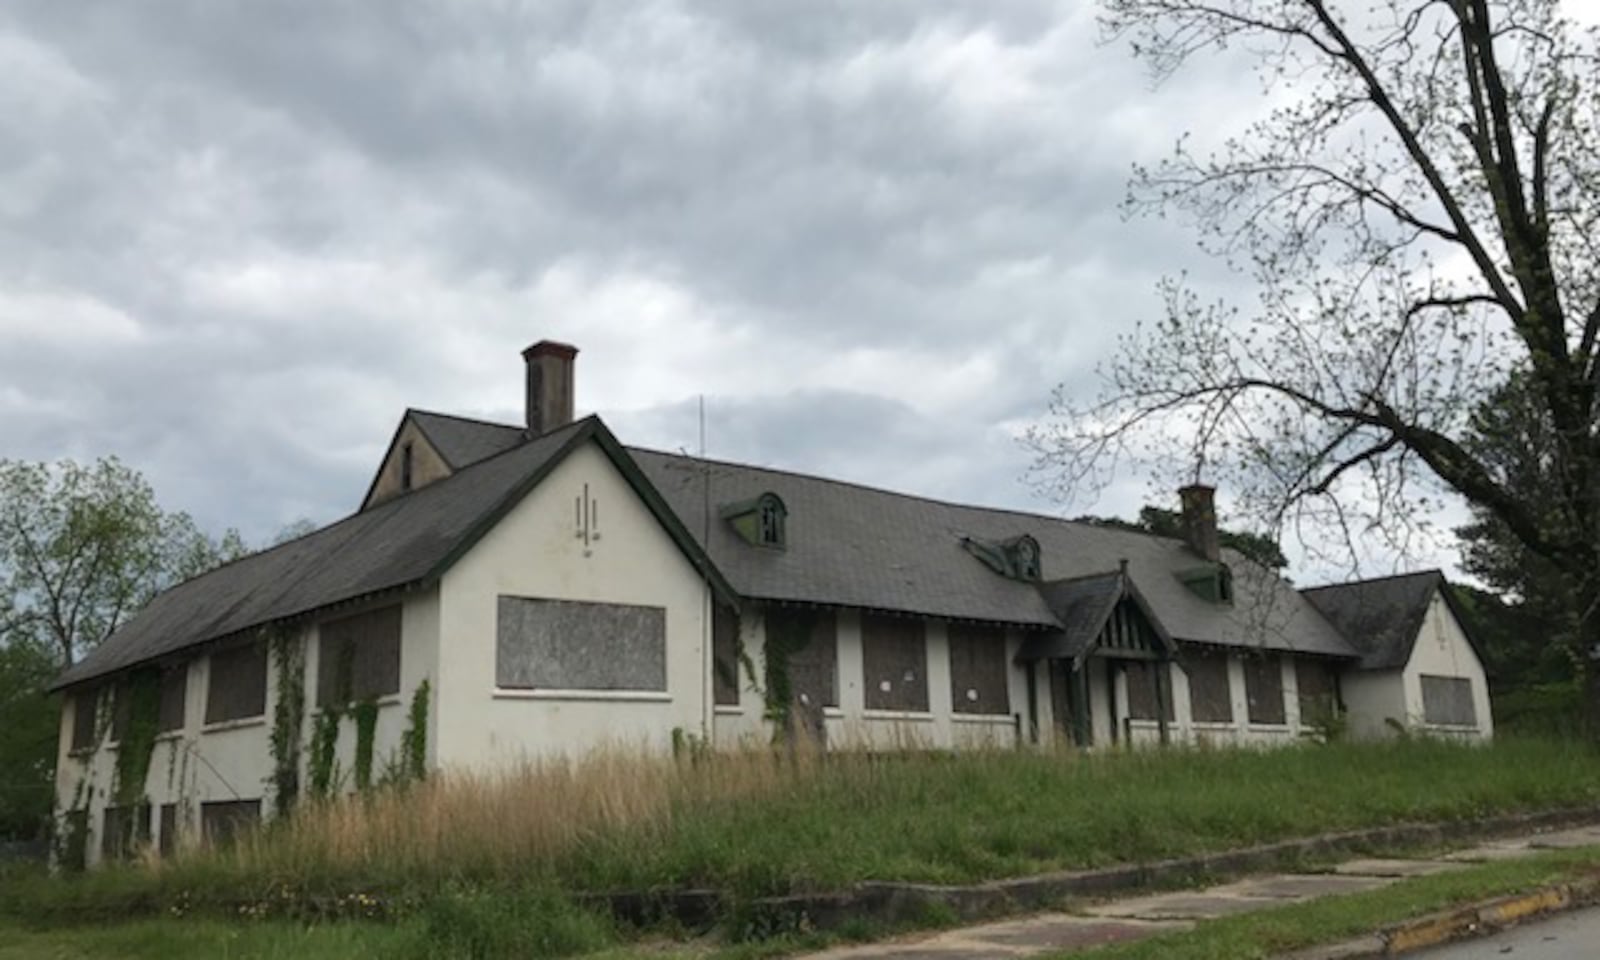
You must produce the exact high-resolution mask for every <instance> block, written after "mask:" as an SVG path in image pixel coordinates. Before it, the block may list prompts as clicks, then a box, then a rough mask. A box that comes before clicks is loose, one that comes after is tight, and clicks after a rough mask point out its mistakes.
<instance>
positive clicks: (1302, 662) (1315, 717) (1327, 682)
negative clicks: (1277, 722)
mask: <svg viewBox="0 0 1600 960" xmlns="http://www.w3.org/2000/svg"><path fill="white" fill-rule="evenodd" d="M1294 683H1295V687H1296V688H1298V695H1299V700H1300V723H1301V724H1302V725H1305V726H1312V725H1318V724H1326V723H1328V722H1329V721H1331V720H1332V719H1333V717H1334V713H1335V711H1336V709H1337V708H1338V686H1337V682H1336V679H1335V675H1334V672H1333V666H1332V665H1331V664H1329V663H1328V662H1327V661H1325V660H1314V659H1312V658H1310V657H1300V658H1298V659H1296V660H1295V662H1294Z"/></svg>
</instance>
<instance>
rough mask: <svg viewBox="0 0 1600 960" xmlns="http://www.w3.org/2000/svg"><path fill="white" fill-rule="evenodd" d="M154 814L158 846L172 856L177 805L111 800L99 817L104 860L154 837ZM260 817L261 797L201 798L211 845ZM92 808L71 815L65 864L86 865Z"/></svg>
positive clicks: (205, 838)
mask: <svg viewBox="0 0 1600 960" xmlns="http://www.w3.org/2000/svg"><path fill="white" fill-rule="evenodd" d="M153 816H154V817H159V821H160V822H159V828H160V832H159V833H158V834H157V835H156V837H155V839H156V842H157V852H159V853H160V854H161V856H163V857H167V856H171V855H172V853H173V852H174V851H175V850H176V849H177V846H178V805H177V804H175V803H163V804H161V806H160V807H159V808H152V807H151V805H150V804H147V803H145V804H139V805H137V806H108V807H106V808H105V810H104V812H103V813H102V814H101V819H100V856H101V858H102V859H103V860H108V861H115V860H128V859H131V858H133V857H134V856H136V855H137V854H138V853H139V851H140V849H142V848H143V847H146V846H148V845H149V843H150V841H151V832H150V831H151V827H152V826H154V825H156V824H154V823H153V822H152V819H153ZM260 821H261V801H260V800H259V799H257V800H219V801H212V802H207V803H202V804H200V841H201V842H202V843H204V844H206V845H209V846H222V845H225V844H228V843H230V842H232V840H233V839H234V838H235V837H237V836H239V835H240V834H241V833H243V832H245V831H247V830H249V829H251V828H253V827H254V826H255V825H256V824H258V823H260ZM88 830H89V812H88V811H87V810H75V811H73V812H71V813H69V814H67V816H66V821H65V823H64V830H63V836H62V840H63V843H62V857H63V860H64V865H65V866H68V867H71V868H77V869H81V868H82V867H83V866H84V865H85V856H84V855H85V852H86V850H87V848H88Z"/></svg>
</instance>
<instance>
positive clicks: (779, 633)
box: [765, 614, 812, 739]
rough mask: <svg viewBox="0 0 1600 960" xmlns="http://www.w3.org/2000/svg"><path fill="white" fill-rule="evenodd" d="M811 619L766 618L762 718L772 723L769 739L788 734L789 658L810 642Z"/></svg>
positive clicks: (791, 689) (790, 698) (791, 700)
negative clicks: (764, 681) (764, 712)
mask: <svg viewBox="0 0 1600 960" xmlns="http://www.w3.org/2000/svg"><path fill="white" fill-rule="evenodd" d="M811 627H812V617H811V616H807V615H800V614H796V615H792V616H785V617H779V618H774V617H771V616H769V617H767V646H766V653H767V659H766V692H765V697H766V718H767V719H768V720H770V721H772V723H773V725H774V727H775V729H774V731H773V736H774V737H775V738H778V739H786V738H787V737H789V735H790V733H791V732H792V731H791V730H790V723H791V719H792V718H791V717H790V711H791V710H792V709H793V704H794V687H793V683H792V682H791V681H790V679H789V657H791V656H792V655H794V654H796V653H799V652H800V651H801V650H804V649H805V648H806V645H807V644H809V643H810V642H811Z"/></svg>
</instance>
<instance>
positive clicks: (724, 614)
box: [711, 605, 739, 707]
mask: <svg viewBox="0 0 1600 960" xmlns="http://www.w3.org/2000/svg"><path fill="white" fill-rule="evenodd" d="M711 667H712V670H713V675H712V677H711V685H712V687H713V688H714V689H713V695H714V697H715V700H714V701H713V702H714V703H716V704H717V706H735V707H736V706H738V705H739V615H738V614H737V613H735V612H733V611H732V610H729V609H727V608H726V607H723V606H721V605H718V606H717V608H716V609H715V610H714V611H712V615H711Z"/></svg>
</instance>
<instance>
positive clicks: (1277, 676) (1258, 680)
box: [1244, 655, 1289, 724]
mask: <svg viewBox="0 0 1600 960" xmlns="http://www.w3.org/2000/svg"><path fill="white" fill-rule="evenodd" d="M1244 693H1245V697H1246V698H1247V699H1248V700H1249V704H1250V709H1249V716H1250V722H1251V723H1267V724H1284V723H1288V722H1289V717H1288V715H1287V713H1286V712H1285V708H1284V705H1283V661H1281V660H1280V659H1279V658H1278V657H1277V656H1276V655H1271V656H1248V657H1245V658H1244Z"/></svg>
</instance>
